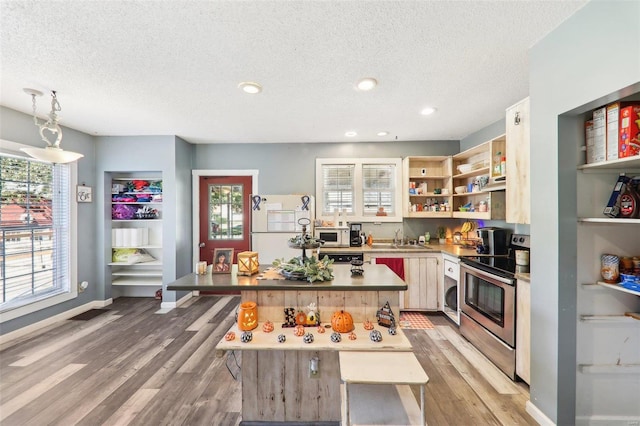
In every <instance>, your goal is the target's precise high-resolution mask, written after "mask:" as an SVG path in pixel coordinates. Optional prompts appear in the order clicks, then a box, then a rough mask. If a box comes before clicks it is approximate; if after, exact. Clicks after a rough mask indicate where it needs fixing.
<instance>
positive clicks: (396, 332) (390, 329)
mask: <svg viewBox="0 0 640 426" xmlns="http://www.w3.org/2000/svg"><path fill="white" fill-rule="evenodd" d="M389 334H390V335H392V336H395V335H396V334H398V330H396V328H395V327H389Z"/></svg>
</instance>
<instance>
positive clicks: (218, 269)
mask: <svg viewBox="0 0 640 426" xmlns="http://www.w3.org/2000/svg"><path fill="white" fill-rule="evenodd" d="M232 263H233V249H232V248H217V249H214V250H213V270H212V271H211V272H213V273H214V274H230V273H231V265H232Z"/></svg>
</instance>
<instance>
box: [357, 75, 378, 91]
mask: <svg viewBox="0 0 640 426" xmlns="http://www.w3.org/2000/svg"><path fill="white" fill-rule="evenodd" d="M377 85H378V80H376V79H375V78H373V77H365V78H362V79H360V80H359V81H358V83H357V84H356V87H358V89H359V90H362V91H363V92H366V91H368V90H371V89H373V88H374V87H376V86H377Z"/></svg>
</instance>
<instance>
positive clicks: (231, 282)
mask: <svg viewBox="0 0 640 426" xmlns="http://www.w3.org/2000/svg"><path fill="white" fill-rule="evenodd" d="M267 268H268V267H267V266H261V267H260V273H258V274H255V275H252V276H250V277H249V276H242V275H238V265H233V266H232V268H231V273H228V274H205V275H197V274H189V275H185V276H184V277H181V278H178V279H177V280H176V281H174V282H172V283H170V284H168V285H167V290H174V291H243V290H251V291H256V290H258V291H260V290H286V291H289V290H297V291H305V290H306V291H331V290H339V291H404V290H406V289H407V284H406V283H405V282H404V281H403V280H402V279H400V277H398V276H397V275H396V274H395V273H394V272H393V271H392V270H391V269H389V267H388V266H386V265H370V264H366V263H365V264H364V265H363V268H364V274H363V275H362V276H353V275H351V265H348V264H346V265H343V264H334V265H333V277H334V278H333V280H332V281H316V282H313V283H310V282H308V281H295V280H285V279H273V278H272V277H274V276H275V274H274V273H273V272H272V273H270V274H265V273H264V271H265V270H266V269H267Z"/></svg>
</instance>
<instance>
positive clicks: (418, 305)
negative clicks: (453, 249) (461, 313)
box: [371, 253, 443, 311]
mask: <svg viewBox="0 0 640 426" xmlns="http://www.w3.org/2000/svg"><path fill="white" fill-rule="evenodd" d="M389 257H390V258H403V259H404V261H403V267H404V281H405V282H406V283H407V287H408V288H407V290H406V291H404V292H403V293H404V294H400V309H403V310H416V311H437V310H440V309H441V307H440V304H439V300H440V299H441V297H440V294H439V292H440V290H441V289H442V276H443V270H442V255H441V254H439V253H438V254H432V253H375V254H372V255H371V263H376V258H389Z"/></svg>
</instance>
